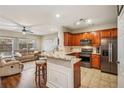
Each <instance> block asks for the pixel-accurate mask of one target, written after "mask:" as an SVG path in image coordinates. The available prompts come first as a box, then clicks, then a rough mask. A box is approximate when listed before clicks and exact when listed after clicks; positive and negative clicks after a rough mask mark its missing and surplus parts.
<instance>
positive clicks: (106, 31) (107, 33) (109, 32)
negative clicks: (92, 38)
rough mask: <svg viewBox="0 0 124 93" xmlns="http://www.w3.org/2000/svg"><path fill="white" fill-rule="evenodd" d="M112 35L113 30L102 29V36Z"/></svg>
mask: <svg viewBox="0 0 124 93" xmlns="http://www.w3.org/2000/svg"><path fill="white" fill-rule="evenodd" d="M110 36H111V30H110V29H108V30H102V31H101V38H109V37H110Z"/></svg>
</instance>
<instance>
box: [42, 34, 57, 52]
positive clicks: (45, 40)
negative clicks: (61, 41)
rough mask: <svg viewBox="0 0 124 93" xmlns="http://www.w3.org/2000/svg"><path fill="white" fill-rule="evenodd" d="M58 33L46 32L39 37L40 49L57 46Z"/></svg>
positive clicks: (47, 49)
mask: <svg viewBox="0 0 124 93" xmlns="http://www.w3.org/2000/svg"><path fill="white" fill-rule="evenodd" d="M57 39H58V33H53V34H48V35H44V36H42V37H41V50H45V51H52V50H53V49H55V48H56V47H57Z"/></svg>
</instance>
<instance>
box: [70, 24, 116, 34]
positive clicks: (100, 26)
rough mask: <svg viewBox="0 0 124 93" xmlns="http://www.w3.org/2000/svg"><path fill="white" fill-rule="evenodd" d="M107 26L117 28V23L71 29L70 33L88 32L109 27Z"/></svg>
mask: <svg viewBox="0 0 124 93" xmlns="http://www.w3.org/2000/svg"><path fill="white" fill-rule="evenodd" d="M109 28H117V23H112V24H102V25H97V26H92V27H88V28H85V29H79V30H73V31H71V33H81V32H90V31H96V30H103V29H109Z"/></svg>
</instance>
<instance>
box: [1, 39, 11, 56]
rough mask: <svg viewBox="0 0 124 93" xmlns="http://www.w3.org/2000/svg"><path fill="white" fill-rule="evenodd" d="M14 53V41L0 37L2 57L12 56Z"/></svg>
mask: <svg viewBox="0 0 124 93" xmlns="http://www.w3.org/2000/svg"><path fill="white" fill-rule="evenodd" d="M12 51H13V39H12V38H3V37H0V55H2V56H10V55H12Z"/></svg>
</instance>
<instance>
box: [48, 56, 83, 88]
mask: <svg viewBox="0 0 124 93" xmlns="http://www.w3.org/2000/svg"><path fill="white" fill-rule="evenodd" d="M46 56H47V84H46V86H47V87H51V88H74V87H75V88H78V87H80V83H81V80H80V78H81V72H80V59H79V58H76V57H74V56H68V55H63V56H61V57H60V56H59V55H55V54H54V55H46Z"/></svg>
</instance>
